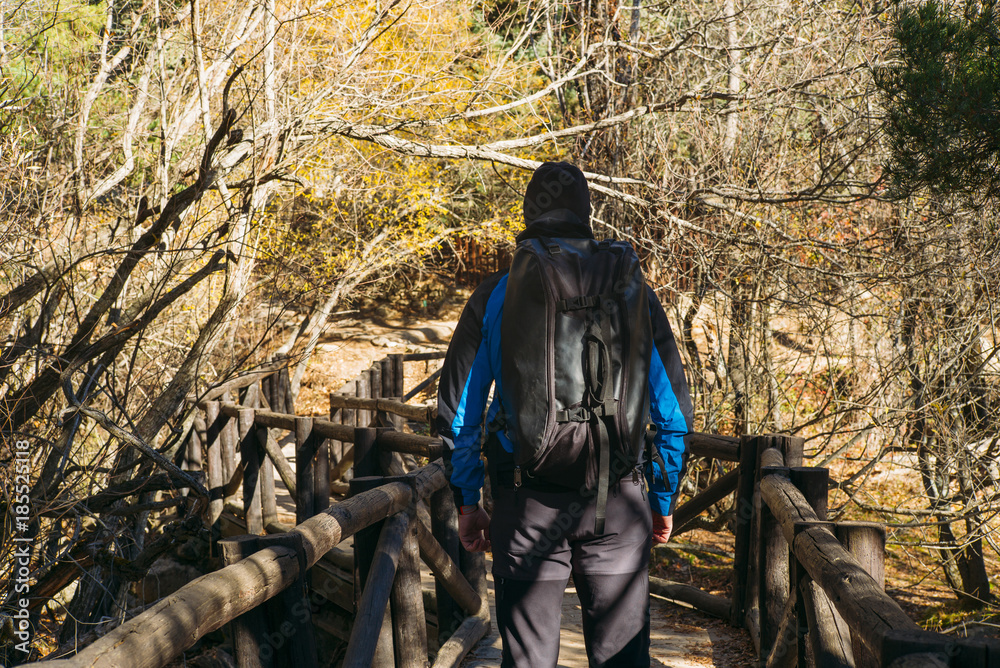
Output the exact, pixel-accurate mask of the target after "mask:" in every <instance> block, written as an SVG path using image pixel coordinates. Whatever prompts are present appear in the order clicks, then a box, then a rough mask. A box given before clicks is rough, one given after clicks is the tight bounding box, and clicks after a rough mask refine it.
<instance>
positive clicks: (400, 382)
mask: <svg viewBox="0 0 1000 668" xmlns="http://www.w3.org/2000/svg"><path fill="white" fill-rule="evenodd" d="M389 362H390V363H391V364H392V391H391V392H390V393H389V394H390V395H391V396H393V397H402V396H403V395H404V394H406V375H405V371H404V367H403V355H402V354H401V353H394V354H392V355H389ZM401 400H402V399H401Z"/></svg>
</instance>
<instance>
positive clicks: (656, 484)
mask: <svg viewBox="0 0 1000 668" xmlns="http://www.w3.org/2000/svg"><path fill="white" fill-rule="evenodd" d="M648 295H649V312H650V319H651V321H652V325H653V343H654V347H653V355H652V359H651V360H650V366H649V401H650V411H649V417H650V420H651V421H652V423H653V425H654V426H655V427H656V435H655V437H654V440H653V447H654V448H655V450H656V452H658V453H659V455H660V458H661V459H662V463H663V467H662V468H661V466H660V463H659V462H655V463H653V464H652V465H651V466H649V467H647V472H646V477H647V482H648V483H649V492H650V493H649V505H650V507H651V508H652V510H653V512H654V513H656V514H659V515H661V516H664V517H666V516H667V515H672V514H673V512H674V507H675V506H676V504H677V488H678V485H679V484H680V477H681V473H682V471H683V469H684V465H685V463H686V459H687V444H686V440H687V439H686V438H685V437H686V436H687V435H688V434H689V433H690V432H691V426H692V424H693V421H694V410H693V407H692V405H691V395H690V394H689V392H688V385H687V379H686V378H685V376H684V366H683V364H682V362H681V357H680V353H679V352H678V351H677V343H676V341H675V340H674V333H673V330H671V329H670V323H669V322H668V321H667V315H666V313H664V311H663V307H662V306H661V305H660V301H659V299H657V298H656V295H655V293H654V292H653V290H652V289H648ZM654 461H655V458H654Z"/></svg>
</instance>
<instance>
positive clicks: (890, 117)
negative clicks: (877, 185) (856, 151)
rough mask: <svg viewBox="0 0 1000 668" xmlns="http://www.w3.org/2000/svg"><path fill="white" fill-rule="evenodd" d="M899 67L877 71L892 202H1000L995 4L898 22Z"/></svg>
mask: <svg viewBox="0 0 1000 668" xmlns="http://www.w3.org/2000/svg"><path fill="white" fill-rule="evenodd" d="M894 37H895V39H896V42H897V48H898V59H897V60H896V62H895V63H894V64H893V65H891V66H886V67H883V68H880V69H878V70H876V71H875V82H876V85H877V86H878V87H879V88H880V89H881V92H882V93H883V97H884V102H885V106H886V110H887V118H886V133H887V137H888V140H889V145H890V151H891V156H890V158H889V162H888V164H887V165H886V169H887V176H888V177H889V179H890V184H891V185H890V193H889V194H890V195H891V196H893V197H906V196H908V195H910V194H913V193H916V192H918V191H925V192H926V191H929V192H931V193H936V194H941V195H959V196H962V197H964V198H966V199H967V200H968V201H969V202H970V203H973V204H977V205H983V204H985V203H986V202H988V201H994V202H995V201H996V199H997V196H998V195H1000V170H998V167H1000V164H998V162H1000V36H998V20H997V7H996V0H985V1H981V2H977V1H976V0H970V1H969V2H968V3H967V4H964V5H961V6H959V5H956V4H951V3H943V2H938V1H937V0H930V1H929V2H926V3H923V4H920V5H919V6H910V7H903V8H900V9H899V10H898V14H897V17H896V20H895V30H894Z"/></svg>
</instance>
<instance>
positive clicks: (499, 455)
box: [437, 162, 692, 668]
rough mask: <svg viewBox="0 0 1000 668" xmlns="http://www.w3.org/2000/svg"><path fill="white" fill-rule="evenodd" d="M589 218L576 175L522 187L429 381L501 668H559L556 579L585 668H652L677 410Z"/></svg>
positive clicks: (646, 331)
mask: <svg viewBox="0 0 1000 668" xmlns="http://www.w3.org/2000/svg"><path fill="white" fill-rule="evenodd" d="M590 211H591V207H590V192H589V188H588V186H587V181H586V179H585V177H584V175H583V173H582V172H581V171H580V170H579V169H578V168H576V167H575V166H573V165H571V164H569V163H566V162H559V163H544V164H542V165H541V166H540V167H538V169H536V170H535V173H534V174H533V175H532V178H531V180H530V182H529V184H528V187H527V189H526V191H525V196H524V218H525V230H524V231H523V232H522V233H521V234H520V235H518V237H517V247H516V249H515V251H514V256H513V258H512V262H511V267H510V269H509V270H507V271H501V272H498V273H496V274H494V275H493V276H491V277H490V278H488V279H486V280H485V281H484V282H483V283H482V284H481V285H480V286H479V287H477V288H476V290H475V291H474V292H473V294H472V296H471V297H470V299H469V301H468V303H467V304H466V306H465V309H464V310H463V312H462V315H461V317H460V318H459V321H458V324H457V326H456V329H455V334H454V336H453V337H452V341H451V345H450V346H449V348H448V354H447V357H446V358H445V363H444V368H443V369H442V373H441V380H440V385H439V389H438V418H437V429H438V433H439V434H440V435H441V437H442V439H443V440H444V441H445V443H446V444H447V445H448V452H447V454H446V457H445V460H446V468H447V472H448V476H449V481H450V484H451V488H452V491H453V492H454V494H455V503H456V505H457V506H458V508H459V537H460V539H461V541H462V544H463V545H464V546H465V548H466V549H467V550H469V551H480V552H481V551H486V550H492V553H493V580H494V585H495V590H496V608H497V625H498V628H499V631H500V636H501V639H502V643H503V660H502V665H503V666H523V667H530V668H541V667H545V666H555V665H556V660H557V657H558V654H559V628H560V619H559V618H560V611H561V606H562V598H563V594H564V592H565V589H566V584H567V582H568V579H569V576H570V575H571V574H572V576H573V583H574V585H575V587H576V590H577V594H578V595H579V597H580V603H581V610H582V615H583V634H584V640H585V643H586V647H587V656H588V658H589V660H590V665H591V666H607V667H611V666H630V667H631V666H643V667H644V668H645V667H647V666H649V571H648V568H649V552H650V546H651V543H653V542H655V543H665V542H667V540H668V539H669V537H670V532H671V530H672V518H673V510H674V504H675V501H676V491H677V487H678V484H679V479H680V475H681V471H682V468H683V465H684V461H685V456H686V447H685V443H684V437H685V435H686V434H687V433H688V432H689V431H690V429H691V423H692V407H691V399H690V396H689V395H688V389H687V382H686V380H685V377H684V369H683V367H682V364H681V360H680V356H679V354H678V352H677V346H676V343H675V342H674V337H673V333H672V331H671V329H670V325H669V323H668V322H667V318H666V315H665V313H664V311H663V308H662V306H661V305H660V303H659V301H658V300H657V298H656V296H655V294H654V293H653V291H652V290H651V289H650V288H649V287H648V286H646V284H645V283H644V281H643V278H642V272H641V269H640V267H639V262H638V258H637V257H636V254H635V251H634V250H633V249H632V247H631V246H630V245H629V244H627V243H624V242H618V241H610V240H605V241H597V240H595V239H594V235H593V231H592V229H591V226H590ZM494 385H495V387H494ZM491 387H493V388H494V391H493V398H492V401H489V395H490V389H491ZM484 426H486V427H487V432H486V437H485V438H484V437H483V427H484ZM481 454H485V456H486V462H487V468H488V469H489V476H490V490H491V493H492V497H493V514H492V517H491V516H490V515H489V514H488V513H487V512H486V510H485V509H484V508H483V507H482V506H481V505H480V503H479V502H480V490H481V489H482V487H483V483H484V475H485V473H484V466H483V462H482V458H481Z"/></svg>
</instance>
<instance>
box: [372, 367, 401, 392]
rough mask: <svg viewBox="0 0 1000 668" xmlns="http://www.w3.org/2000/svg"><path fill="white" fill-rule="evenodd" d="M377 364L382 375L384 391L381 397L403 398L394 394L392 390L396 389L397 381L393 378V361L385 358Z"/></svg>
mask: <svg viewBox="0 0 1000 668" xmlns="http://www.w3.org/2000/svg"><path fill="white" fill-rule="evenodd" d="M376 364H377V365H378V366H379V369H380V373H381V375H382V390H381V393H380V394H379V396H380V397H392V396H402V395H395V394H393V392H392V390H393V388H394V387H395V379H393V377H392V373H393V371H395V369H394V368H393V366H392V360H391V359H389V358H388V357H383V358H382V359H380V360H379V361H378V362H376Z"/></svg>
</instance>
